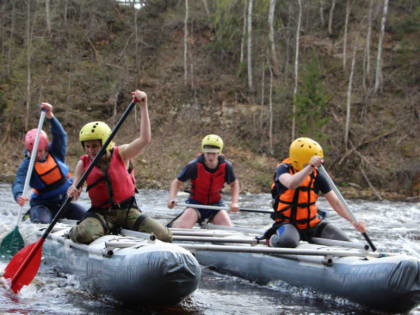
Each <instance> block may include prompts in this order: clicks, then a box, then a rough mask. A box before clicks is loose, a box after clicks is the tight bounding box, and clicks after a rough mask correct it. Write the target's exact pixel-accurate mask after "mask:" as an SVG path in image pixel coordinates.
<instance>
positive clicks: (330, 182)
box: [318, 165, 376, 251]
mask: <svg viewBox="0 0 420 315" xmlns="http://www.w3.org/2000/svg"><path fill="white" fill-rule="evenodd" d="M318 170H319V172H320V173H321V174H322V175H323V176H324V177H325V178H326V179H327V181H328V183H329V184H330V186H331V187H332V189H333V190H334V192H335V193H336V195H337V197H338V199H340V201H341V203H342V204H343V205H344V207H345V208H346V210H347V212H348V214H349V215H350V217H351V219H352V220H353V221H354V222H356V223H357V224H358V222H359V221H358V220H357V219H356V217H355V216H354V215H353V213H352V212H351V211H350V208H349V205H348V204H347V202H346V200H345V199H344V197H343V195H342V194H341V192H340V191H339V190H338V188H337V186H336V185H335V184H334V182H333V180H332V178H331V177H330V175H329V174H328V173H327V171H326V170H325V168H324V166H323V165H320V166H319V167H318ZM362 235H363V237H364V238H365V240H366V242H368V244H369V246H370V248H371V249H372V251H376V247H375V245H373V243H372V241H371V240H370V238H369V236H368V235H367V234H366V233H362Z"/></svg>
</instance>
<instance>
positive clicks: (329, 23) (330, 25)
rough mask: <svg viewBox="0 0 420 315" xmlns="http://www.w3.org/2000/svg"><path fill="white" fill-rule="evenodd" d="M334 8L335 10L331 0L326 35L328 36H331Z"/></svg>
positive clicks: (333, 0)
mask: <svg viewBox="0 0 420 315" xmlns="http://www.w3.org/2000/svg"><path fill="white" fill-rule="evenodd" d="M334 8H335V0H331V7H330V14H329V16H328V34H330V35H332V24H333V16H334Z"/></svg>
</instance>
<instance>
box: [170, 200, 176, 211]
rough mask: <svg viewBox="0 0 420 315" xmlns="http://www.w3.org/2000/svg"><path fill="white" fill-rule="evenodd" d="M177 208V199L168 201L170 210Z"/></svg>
mask: <svg viewBox="0 0 420 315" xmlns="http://www.w3.org/2000/svg"><path fill="white" fill-rule="evenodd" d="M175 206H176V200H175V199H170V200H168V208H169V209H173V208H174V207H175Z"/></svg>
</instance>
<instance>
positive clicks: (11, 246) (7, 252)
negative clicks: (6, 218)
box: [0, 226, 25, 258]
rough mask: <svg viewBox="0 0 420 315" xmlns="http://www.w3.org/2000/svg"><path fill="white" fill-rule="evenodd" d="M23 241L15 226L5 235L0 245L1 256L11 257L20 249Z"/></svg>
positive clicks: (23, 244)
mask: <svg viewBox="0 0 420 315" xmlns="http://www.w3.org/2000/svg"><path fill="white" fill-rule="evenodd" d="M23 246H25V243H24V241H23V238H22V235H21V234H20V232H19V229H18V227H17V226H16V227H15V228H14V230H13V231H12V232H10V233H9V234H7V235H6V237H5V238H4V239H3V241H2V242H1V245H0V256H1V257H8V258H10V257H13V256H14V255H15V254H16V253H17V252H18V251H20V250H21V249H22V248H23Z"/></svg>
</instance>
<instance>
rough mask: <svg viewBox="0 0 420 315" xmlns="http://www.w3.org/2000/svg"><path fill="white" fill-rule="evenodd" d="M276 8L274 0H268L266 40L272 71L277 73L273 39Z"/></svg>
mask: <svg viewBox="0 0 420 315" xmlns="http://www.w3.org/2000/svg"><path fill="white" fill-rule="evenodd" d="M275 10H276V0H270V8H269V10H268V25H269V33H268V40H269V42H270V46H271V64H272V65H273V69H272V70H273V72H274V73H275V74H276V76H277V75H279V69H278V67H279V63H278V61H277V54H276V44H275V41H274V28H273V23H274V12H275Z"/></svg>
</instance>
